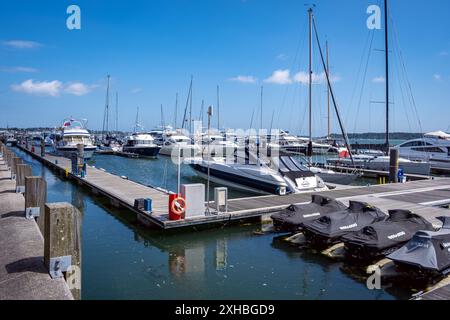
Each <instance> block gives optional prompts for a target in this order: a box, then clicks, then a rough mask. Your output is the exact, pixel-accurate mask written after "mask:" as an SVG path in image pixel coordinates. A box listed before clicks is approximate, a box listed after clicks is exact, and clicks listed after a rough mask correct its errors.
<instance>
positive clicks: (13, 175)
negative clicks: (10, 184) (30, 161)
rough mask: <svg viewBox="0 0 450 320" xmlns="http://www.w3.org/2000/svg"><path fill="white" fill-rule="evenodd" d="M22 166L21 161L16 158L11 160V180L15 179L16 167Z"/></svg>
mask: <svg viewBox="0 0 450 320" xmlns="http://www.w3.org/2000/svg"><path fill="white" fill-rule="evenodd" d="M19 164H22V159H21V158H18V157H13V158H12V164H11V179H13V180H14V179H17V165H19Z"/></svg>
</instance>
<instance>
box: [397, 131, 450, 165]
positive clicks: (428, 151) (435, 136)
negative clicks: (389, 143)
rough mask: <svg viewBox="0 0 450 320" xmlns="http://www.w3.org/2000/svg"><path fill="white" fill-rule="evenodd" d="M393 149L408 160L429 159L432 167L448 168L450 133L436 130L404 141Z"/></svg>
mask: <svg viewBox="0 0 450 320" xmlns="http://www.w3.org/2000/svg"><path fill="white" fill-rule="evenodd" d="M395 149H397V150H399V152H400V156H402V157H403V158H406V159H410V160H414V161H416V160H419V161H429V162H430V164H431V168H432V169H436V170H445V171H447V170H450V134H448V133H445V132H442V131H437V132H430V133H427V134H425V135H424V137H423V138H419V139H413V140H409V141H406V142H404V143H402V144H400V145H398V146H396V147H395Z"/></svg>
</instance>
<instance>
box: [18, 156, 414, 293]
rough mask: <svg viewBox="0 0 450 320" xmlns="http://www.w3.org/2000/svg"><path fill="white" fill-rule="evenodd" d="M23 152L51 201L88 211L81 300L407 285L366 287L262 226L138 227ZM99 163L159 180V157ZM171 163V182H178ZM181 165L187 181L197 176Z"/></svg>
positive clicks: (337, 266) (101, 158)
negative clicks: (171, 229) (183, 229)
mask: <svg viewBox="0 0 450 320" xmlns="http://www.w3.org/2000/svg"><path fill="white" fill-rule="evenodd" d="M18 153H19V154H20V155H21V156H22V157H24V158H25V160H26V162H28V163H30V164H31V165H32V167H33V173H34V174H37V175H43V176H44V177H45V178H46V180H47V183H48V201H49V202H57V201H67V202H70V203H72V204H73V205H75V206H76V207H78V208H79V209H80V210H81V212H82V214H83V224H82V248H83V257H82V259H83V262H82V263H83V288H82V291H83V299H395V298H408V292H405V291H392V290H389V291H385V290H378V291H369V290H368V289H367V288H366V286H365V283H364V282H363V281H360V280H357V279H356V278H354V277H352V276H351V275H350V274H348V273H346V272H344V271H343V270H342V267H343V266H342V264H340V263H334V262H331V261H330V260H328V259H325V258H322V257H320V256H319V255H316V254H312V253H310V252H305V251H299V250H297V249H294V248H292V247H289V246H285V245H281V244H280V243H279V242H278V241H274V237H275V236H274V235H273V234H265V235H262V236H260V235H255V234H254V232H255V231H258V230H260V227H261V226H259V225H243V226H231V227H227V228H223V229H220V228H215V229H211V230H206V231H197V232H196V231H189V232H180V231H175V232H169V233H163V232H161V231H158V230H148V229H144V228H142V227H140V226H139V225H138V224H137V223H136V220H135V217H134V215H133V214H131V213H129V212H128V211H125V210H119V209H115V208H112V207H110V206H108V204H107V203H106V202H105V201H104V200H102V199H101V198H96V197H94V196H92V195H90V194H89V193H87V192H85V191H84V190H83V189H79V188H77V187H75V185H73V184H71V183H70V182H68V181H64V180H62V179H61V178H59V177H56V176H54V175H53V173H52V172H50V171H49V170H48V169H46V168H45V167H43V166H42V165H41V164H40V163H38V162H36V161H35V160H32V159H31V158H30V157H29V156H27V155H24V154H23V153H22V152H20V151H18ZM95 165H97V166H99V167H103V168H105V169H107V170H108V171H110V172H116V173H120V174H121V175H127V176H128V177H130V178H131V179H136V180H139V181H142V182H145V183H149V184H154V185H161V181H162V179H163V174H162V173H161V172H162V171H161V169H162V168H164V167H165V166H166V164H165V161H164V158H162V159H160V160H136V159H125V158H118V157H115V156H99V157H96V159H95ZM170 166H171V165H169V163H168V169H169V170H167V172H168V173H167V178H165V179H166V182H167V186H168V188H169V189H174V188H175V187H176V174H175V173H174V172H176V171H175V170H173V168H170ZM193 181H195V178H193V173H192V172H191V171H190V169H189V168H183V182H193Z"/></svg>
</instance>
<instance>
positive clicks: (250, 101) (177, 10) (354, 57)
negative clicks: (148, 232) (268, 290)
mask: <svg viewBox="0 0 450 320" xmlns="http://www.w3.org/2000/svg"><path fill="white" fill-rule="evenodd" d="M390 2H391V4H390V9H391V17H392V19H393V21H394V23H395V28H392V29H391V40H392V41H391V42H392V51H391V53H390V55H391V60H392V72H391V81H392V87H391V90H392V97H391V100H392V114H391V119H392V127H391V130H392V131H420V130H421V129H422V130H423V131H430V130H438V129H439V130H447V128H448V127H449V125H450V90H449V89H450V32H449V31H450V19H448V12H450V1H448V0H430V1H428V2H427V3H426V5H425V3H424V2H423V1H418V0H412V1H406V0H391V1H390ZM315 3H316V5H317V7H316V8H315V16H316V19H317V23H318V29H319V32H320V37H321V41H323V42H324V41H325V40H326V39H327V40H328V41H329V43H330V59H331V72H332V75H333V80H334V89H335V93H336V97H337V101H338V104H339V107H340V109H341V111H342V114H343V116H344V119H345V124H346V127H347V130H348V131H350V132H353V131H356V132H366V131H378V132H380V131H383V130H384V106H383V104H381V103H377V102H382V101H384V82H383V81H384V60H383V52H381V51H380V49H383V30H377V31H369V30H368V29H367V27H366V19H367V17H368V15H367V14H366V9H367V7H368V6H369V5H371V4H380V0H316V1H315ZM71 4H76V5H78V6H79V7H80V8H81V23H82V28H81V30H73V31H70V30H68V29H67V28H66V19H67V17H68V15H67V14H66V9H67V7H68V6H69V5H71ZM306 9H307V8H306V7H305V5H304V1H293V0H245V1H244V0H150V1H149V0H142V1H141V0H136V1H131V0H129V1H122V0H117V1H106V0H95V1H88V0H78V1H76V0H73V1H63V0H53V1H50V0H41V1H23V0H15V1H10V0H8V1H7V0H5V1H2V2H1V4H0V114H1V117H0V126H6V124H9V125H10V126H21V127H26V126H56V125H58V124H60V122H61V121H62V120H63V119H64V118H65V117H69V116H74V117H77V118H87V119H88V120H89V127H90V128H92V129H101V127H102V120H103V109H104V105H105V90H106V87H105V84H106V75H107V74H108V73H109V74H111V76H112V85H111V91H112V96H114V94H115V92H116V91H117V92H118V93H119V127H120V129H122V130H131V129H132V127H133V123H134V119H135V114H136V108H137V107H139V108H140V114H141V122H142V124H143V125H144V126H145V127H146V128H147V129H151V128H153V127H154V126H156V125H158V124H159V123H160V121H161V120H160V119H161V116H160V105H161V104H162V105H163V109H164V114H165V122H166V123H169V122H173V118H174V116H173V114H174V108H175V95H176V93H177V92H178V93H179V112H178V114H179V118H178V122H180V118H181V114H182V112H183V108H184V105H185V102H186V97H187V93H188V87H189V81H190V76H191V75H193V76H194V91H193V92H194V94H193V109H194V112H193V115H194V116H195V117H196V118H198V116H199V112H200V105H201V102H202V100H204V101H205V104H206V105H211V104H212V105H215V104H216V86H217V85H219V86H220V92H221V99H220V106H221V115H220V118H221V126H222V127H231V128H247V127H248V126H249V125H250V121H251V116H252V113H253V112H254V111H255V110H256V111H255V112H256V113H255V119H259V115H258V112H259V111H258V110H259V101H260V88H261V86H264V102H263V105H264V106H263V125H264V126H265V127H269V125H270V122H271V118H272V114H274V120H273V127H280V128H284V129H287V130H290V131H292V132H295V133H300V134H306V133H307V127H306V115H307V113H306V107H307V86H306V83H305V81H304V79H303V78H304V77H303V75H304V74H303V73H302V72H305V71H306V70H307V66H308V65H307V62H308V61H307V57H308V52H307V42H306V40H307V26H308V25H307V13H306ZM372 34H373V41H372V42H371V40H370V39H371V37H372ZM369 43H371V44H372V46H371V50H370V55H369V54H368V52H369V50H367V48H368V47H369V45H368V44H369ZM394 44H395V45H394ZM365 49H366V50H365ZM400 52H401V57H402V61H403V62H402V61H401V60H400V58H399V56H400ZM369 56H370V58H369V59H368V57H369ZM318 58H319V57H318V55H317V50H315V57H314V72H315V73H316V75H317V83H315V84H314V89H313V91H314V98H313V103H314V114H313V119H314V120H313V123H314V127H313V131H314V135H316V136H319V135H323V134H325V133H326V87H325V84H324V83H323V73H322V72H323V71H322V68H321V67H320V64H319V60H318ZM402 63H404V65H405V69H406V72H407V74H408V77H405V72H403V71H402V72H400V69H402ZM366 65H367V71H366ZM287 70H288V71H287ZM277 71H278V72H277ZM409 84H410V85H411V92H412V96H411V95H409ZM361 88H363V89H361ZM411 98H413V99H414V102H415V103H412V99H411ZM111 104H112V109H113V110H114V104H115V103H114V98H113V97H112V99H111ZM414 105H415V106H416V109H417V113H416V112H415V111H414ZM111 117H112V118H113V116H112V115H111ZM419 119H420V124H419ZM255 121H256V120H255ZM213 124H216V120H214V123H213ZM111 125H112V124H111ZM336 125H337V123H336V121H335V117H333V126H334V130H333V131H337V130H336Z"/></svg>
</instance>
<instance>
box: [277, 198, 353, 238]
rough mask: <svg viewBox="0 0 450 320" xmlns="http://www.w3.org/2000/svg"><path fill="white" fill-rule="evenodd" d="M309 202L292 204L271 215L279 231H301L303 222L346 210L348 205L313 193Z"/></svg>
mask: <svg viewBox="0 0 450 320" xmlns="http://www.w3.org/2000/svg"><path fill="white" fill-rule="evenodd" d="M311 198H312V201H311V202H310V203H308V204H301V205H290V206H289V207H288V208H287V209H285V210H283V211H280V212H277V213H275V214H273V215H272V216H271V218H272V220H273V225H274V227H275V229H276V230H277V231H285V232H295V231H301V229H302V227H303V223H304V222H306V221H311V220H315V219H317V218H320V217H321V216H323V215H325V214H329V213H332V212H337V211H342V210H345V208H346V206H345V205H344V204H343V203H341V202H339V201H337V200H335V199H332V198H329V197H324V196H321V195H312V197H311Z"/></svg>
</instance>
